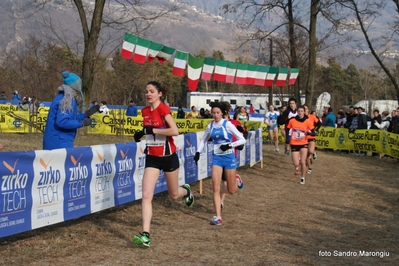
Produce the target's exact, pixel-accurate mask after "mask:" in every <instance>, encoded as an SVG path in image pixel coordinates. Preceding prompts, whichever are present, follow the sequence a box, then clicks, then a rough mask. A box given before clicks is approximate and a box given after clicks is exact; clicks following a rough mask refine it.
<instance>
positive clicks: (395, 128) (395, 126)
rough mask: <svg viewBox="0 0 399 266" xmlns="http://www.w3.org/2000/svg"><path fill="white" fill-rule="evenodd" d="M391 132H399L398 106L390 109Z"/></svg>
mask: <svg viewBox="0 0 399 266" xmlns="http://www.w3.org/2000/svg"><path fill="white" fill-rule="evenodd" d="M391 132H393V133H395V134H399V107H398V108H397V109H396V110H393V111H392V120H391Z"/></svg>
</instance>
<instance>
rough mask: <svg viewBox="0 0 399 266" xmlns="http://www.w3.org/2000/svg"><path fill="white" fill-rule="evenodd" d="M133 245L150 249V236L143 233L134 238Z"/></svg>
mask: <svg viewBox="0 0 399 266" xmlns="http://www.w3.org/2000/svg"><path fill="white" fill-rule="evenodd" d="M133 243H134V244H135V245H137V246H140V247H143V248H149V247H150V245H151V240H150V237H149V236H148V235H146V234H143V233H141V234H140V235H139V236H136V235H135V236H133Z"/></svg>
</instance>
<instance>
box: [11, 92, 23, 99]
mask: <svg viewBox="0 0 399 266" xmlns="http://www.w3.org/2000/svg"><path fill="white" fill-rule="evenodd" d="M11 100H13V101H20V100H21V95H19V94H18V91H17V90H15V91H14V93H13V94H12V95H11Z"/></svg>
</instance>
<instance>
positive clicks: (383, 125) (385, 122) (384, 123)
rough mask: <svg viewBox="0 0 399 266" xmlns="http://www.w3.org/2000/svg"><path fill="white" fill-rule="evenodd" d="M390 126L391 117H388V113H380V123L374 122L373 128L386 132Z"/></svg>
mask: <svg viewBox="0 0 399 266" xmlns="http://www.w3.org/2000/svg"><path fill="white" fill-rule="evenodd" d="M390 124H391V117H390V116H389V112H388V111H384V112H382V115H381V122H380V123H379V122H378V121H374V126H375V127H376V128H378V129H382V130H385V131H387V130H388V128H389V125H390Z"/></svg>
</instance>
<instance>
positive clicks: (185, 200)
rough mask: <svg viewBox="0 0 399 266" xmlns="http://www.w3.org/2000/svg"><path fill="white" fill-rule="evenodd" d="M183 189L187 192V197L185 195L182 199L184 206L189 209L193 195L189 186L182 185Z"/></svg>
mask: <svg viewBox="0 0 399 266" xmlns="http://www.w3.org/2000/svg"><path fill="white" fill-rule="evenodd" d="M183 188H184V189H186V190H187V192H188V195H186V196H184V197H183V199H184V202H185V203H186V205H187V206H188V207H190V208H191V207H193V205H194V196H193V193H192V192H191V187H190V185H189V184H184V185H183Z"/></svg>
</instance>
